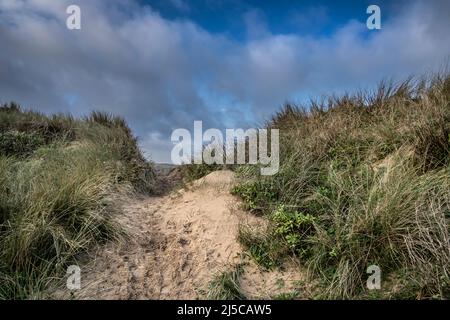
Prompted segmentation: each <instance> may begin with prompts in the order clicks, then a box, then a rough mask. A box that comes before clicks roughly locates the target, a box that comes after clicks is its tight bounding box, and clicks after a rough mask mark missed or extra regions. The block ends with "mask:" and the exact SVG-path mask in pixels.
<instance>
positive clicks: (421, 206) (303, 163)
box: [232, 75, 450, 299]
mask: <svg viewBox="0 0 450 320" xmlns="http://www.w3.org/2000/svg"><path fill="white" fill-rule="evenodd" d="M268 127H269V128H278V129H280V156H281V159H280V161H281V162H280V171H279V172H278V174H276V175H273V176H260V175H259V168H257V167H256V166H241V167H239V168H237V169H236V171H237V173H238V175H239V176H240V177H241V180H240V181H241V182H240V183H239V184H238V185H237V186H236V187H234V188H233V190H232V191H233V192H234V193H235V194H237V195H239V196H240V197H241V198H242V199H243V201H244V203H245V205H246V207H247V209H250V210H251V211H252V212H255V213H258V214H262V215H264V216H266V217H267V218H268V219H269V221H270V223H269V226H268V228H267V230H266V231H265V232H261V231H258V232H255V231H252V230H249V229H248V228H241V231H240V234H239V240H240V241H241V243H242V244H243V245H244V246H245V247H246V248H247V249H248V251H249V253H250V255H251V256H252V257H253V258H254V259H255V261H256V262H258V263H259V264H261V265H262V266H264V267H266V268H273V267H276V266H278V265H280V264H281V263H282V260H283V259H284V258H285V257H287V256H293V257H297V258H298V259H300V261H301V262H302V263H304V264H305V265H306V266H307V267H308V270H310V273H311V275H312V276H313V277H315V278H316V279H319V281H320V283H321V288H322V289H321V290H320V291H321V292H322V293H321V294H320V297H321V298H332V299H335V298H354V297H363V298H373V295H374V294H376V295H377V297H376V298H402V299H408V298H449V297H450V290H449V288H450V287H449V285H450V278H449V276H450V242H449V228H450V225H449V219H450V76H448V75H446V76H435V77H434V78H433V79H429V80H418V81H412V80H411V81H407V82H405V83H402V84H399V85H387V84H384V83H383V84H381V85H380V86H379V88H378V90H377V91H375V92H367V93H358V94H355V95H344V96H342V97H330V98H328V99H326V100H323V101H321V102H312V103H311V105H310V106H307V107H297V106H292V105H287V106H286V107H285V108H284V109H283V110H282V111H280V112H279V113H277V114H276V115H275V116H274V117H273V119H272V120H271V121H270V123H269V124H268ZM372 264H376V265H378V266H379V267H380V268H381V270H382V290H381V291H379V292H377V293H374V292H369V291H368V290H367V289H366V279H367V277H368V274H366V269H367V267H368V266H369V265H372ZM388 279H390V280H389V281H388ZM394 288H395V290H394ZM394 291H395V293H394Z"/></svg>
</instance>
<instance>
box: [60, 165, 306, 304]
mask: <svg viewBox="0 0 450 320" xmlns="http://www.w3.org/2000/svg"><path fill="white" fill-rule="evenodd" d="M234 179H235V178H234V174H233V172H231V171H216V172H213V173H211V174H209V175H207V176H205V177H204V178H202V179H200V180H197V181H195V182H194V183H192V185H190V186H189V187H188V188H185V189H182V190H178V191H174V192H172V193H170V194H168V195H164V196H161V197H150V198H145V199H140V200H137V199H134V198H131V199H128V200H127V201H126V202H125V203H124V204H123V205H122V210H121V212H120V214H118V215H117V221H118V222H119V223H120V224H121V225H122V226H123V227H124V228H125V230H126V232H127V234H128V235H129V239H128V240H126V241H121V242H120V243H108V244H106V245H104V246H101V247H98V248H96V250H93V251H92V252H90V253H89V255H88V256H87V257H85V258H84V259H81V260H80V262H79V264H80V267H81V289H80V290H78V291H74V292H73V293H72V295H70V293H69V291H68V290H67V289H65V288H64V286H61V288H60V289H59V290H57V291H56V292H55V294H54V296H55V297H57V298H67V297H69V296H71V298H76V299H201V298H202V297H203V296H204V292H205V290H207V286H208V283H209V282H210V281H211V280H212V279H213V277H214V275H216V274H218V273H220V272H222V271H226V270H228V269H229V268H231V267H232V266H234V265H236V264H237V263H242V262H243V261H245V267H244V274H243V277H242V280H241V287H242V290H243V291H244V292H245V294H246V295H247V297H249V298H271V297H273V296H274V295H275V294H279V293H282V292H289V291H290V290H293V288H294V287H295V285H296V283H297V282H298V281H299V280H304V277H303V276H302V273H301V272H300V271H299V270H300V268H299V267H298V266H297V265H295V264H291V265H288V266H287V267H285V268H284V271H280V270H277V271H272V272H266V271H264V270H261V269H260V268H258V267H257V266H256V265H255V264H254V263H252V262H251V261H249V260H250V259H249V258H248V257H246V256H245V255H244V254H243V249H242V248H241V246H240V245H239V243H238V242H237V240H236V237H237V233H238V228H239V224H240V223H245V224H250V225H252V226H255V227H261V226H263V225H264V223H265V221H264V220H263V219H262V218H258V217H255V216H254V215H251V214H249V213H247V212H244V211H242V210H240V209H239V206H240V204H239V200H238V199H237V198H236V197H234V196H233V195H231V194H230V192H229V190H230V188H231V186H232V184H233V182H234ZM83 261H85V262H83Z"/></svg>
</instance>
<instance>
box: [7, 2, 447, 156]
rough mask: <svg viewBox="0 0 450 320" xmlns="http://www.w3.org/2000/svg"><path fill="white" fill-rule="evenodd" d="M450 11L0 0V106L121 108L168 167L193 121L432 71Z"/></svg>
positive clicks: (246, 120)
mask: <svg viewBox="0 0 450 320" xmlns="http://www.w3.org/2000/svg"><path fill="white" fill-rule="evenodd" d="M72 4H75V5H78V6H79V7H80V9H81V29H80V30H69V29H67V27H66V19H67V18H68V14H67V13H66V8H67V7H68V6H69V5H72ZM371 4H376V5H378V6H379V7H380V9H381V29H380V30H369V29H368V28H367V26H366V20H367V18H368V17H369V14H367V13H366V9H367V7H368V6H369V5H371ZM449 17H450V1H447V0H428V1H420V0H411V1H403V0H391V1H388V0H385V1H377V0H371V1H365V0H359V1H356V0H355V1H345V0H343V1H306V0H305V1H303V0H291V1H287V0H277V1H262V0H261V1H257V0H247V1H244V0H192V1H187V0H152V1H151V0H108V1H101V0H0V102H9V101H15V102H18V103H19V104H21V105H22V106H23V107H24V108H26V109H28V108H31V109H34V110H38V111H41V112H44V113H54V112H62V113H71V114H74V115H75V116H81V115H86V114H88V113H89V112H90V111H92V110H101V111H107V112H110V113H114V114H118V115H121V116H123V117H124V118H125V119H126V120H127V121H128V123H129V125H130V127H131V128H132V129H133V131H134V133H135V134H136V135H137V136H138V137H139V143H140V145H141V147H142V149H143V150H144V152H145V154H146V156H147V157H148V158H149V159H151V160H153V161H156V162H170V151H171V149H172V147H173V143H172V142H171V141H170V136H171V133H172V131H173V130H175V129H177V128H186V129H188V130H191V131H192V130H193V124H194V121H195V120H201V121H203V127H204V129H207V128H218V129H221V130H224V129H225V128H244V129H246V128H250V127H258V126H260V125H261V124H262V123H263V122H264V120H266V119H268V118H269V117H270V115H271V114H272V113H274V112H276V111H277V110H278V109H279V108H280V107H281V106H282V105H283V104H284V103H286V102H292V103H297V104H303V103H306V102H307V101H308V100H309V99H314V98H319V97H322V96H324V95H329V94H333V93H336V94H340V93H344V92H354V91H357V90H370V89H373V88H375V86H376V84H377V83H379V82H380V81H381V80H391V79H393V80H398V81H400V80H402V79H405V78H406V77H408V76H414V75H423V74H425V73H431V72H433V71H437V70H442V69H443V68H444V67H446V66H448V62H449V58H450V32H449V30H450V19H449Z"/></svg>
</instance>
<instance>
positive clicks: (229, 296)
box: [206, 264, 247, 300]
mask: <svg viewBox="0 0 450 320" xmlns="http://www.w3.org/2000/svg"><path fill="white" fill-rule="evenodd" d="M242 272H243V265H242V264H237V265H235V266H234V267H233V268H232V269H231V270H230V271H225V272H221V273H219V274H217V275H216V276H215V277H214V279H213V280H212V281H211V282H210V283H209V286H208V290H207V294H206V299H208V300H246V299H247V298H246V296H245V294H244V293H243V292H242V290H241V288H240V284H239V281H240V278H241V275H242Z"/></svg>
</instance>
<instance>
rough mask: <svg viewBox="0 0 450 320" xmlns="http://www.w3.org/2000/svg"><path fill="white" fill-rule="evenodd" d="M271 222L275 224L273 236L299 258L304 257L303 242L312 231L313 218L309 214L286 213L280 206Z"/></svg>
mask: <svg viewBox="0 0 450 320" xmlns="http://www.w3.org/2000/svg"><path fill="white" fill-rule="evenodd" d="M272 220H273V221H274V223H275V230H274V232H275V235H277V236H279V237H281V238H282V239H283V240H284V241H285V242H286V244H287V245H288V247H289V248H290V249H291V250H293V251H295V252H296V253H297V254H299V256H300V257H303V256H305V255H306V254H307V249H306V248H307V245H305V240H306V239H307V238H308V237H309V236H310V235H311V234H312V233H313V231H314V221H315V219H314V217H313V216H311V215H310V214H303V213H301V212H295V211H288V210H286V207H285V206H284V205H280V206H279V207H278V209H277V210H276V211H275V212H274V213H273V215H272Z"/></svg>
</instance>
